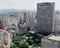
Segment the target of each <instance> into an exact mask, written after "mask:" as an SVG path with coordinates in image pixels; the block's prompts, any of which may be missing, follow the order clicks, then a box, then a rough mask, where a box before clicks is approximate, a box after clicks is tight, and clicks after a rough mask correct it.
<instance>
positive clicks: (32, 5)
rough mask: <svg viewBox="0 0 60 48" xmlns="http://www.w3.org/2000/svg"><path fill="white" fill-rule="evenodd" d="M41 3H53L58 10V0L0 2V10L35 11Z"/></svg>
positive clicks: (59, 1)
mask: <svg viewBox="0 0 60 48" xmlns="http://www.w3.org/2000/svg"><path fill="white" fill-rule="evenodd" d="M41 2H55V7H56V10H60V0H0V9H19V10H21V9H22V10H25V9H26V10H27V9H30V10H31V9H32V10H36V8H37V3H41Z"/></svg>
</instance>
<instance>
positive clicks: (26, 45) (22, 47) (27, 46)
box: [21, 43, 29, 48]
mask: <svg viewBox="0 0 60 48" xmlns="http://www.w3.org/2000/svg"><path fill="white" fill-rule="evenodd" d="M21 48H29V45H28V44H26V43H23V44H21Z"/></svg>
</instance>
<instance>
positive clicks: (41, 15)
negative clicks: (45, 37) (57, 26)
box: [36, 2, 55, 33]
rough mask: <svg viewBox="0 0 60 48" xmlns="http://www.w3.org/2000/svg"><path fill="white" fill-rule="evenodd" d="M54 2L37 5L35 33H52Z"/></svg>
mask: <svg viewBox="0 0 60 48" xmlns="http://www.w3.org/2000/svg"><path fill="white" fill-rule="evenodd" d="M54 9H55V3H54V2H51V3H50V2H43V3H38V4H37V16H36V18H37V31H38V32H41V33H52V32H54Z"/></svg>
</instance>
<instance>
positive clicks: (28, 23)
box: [0, 2, 60, 48]
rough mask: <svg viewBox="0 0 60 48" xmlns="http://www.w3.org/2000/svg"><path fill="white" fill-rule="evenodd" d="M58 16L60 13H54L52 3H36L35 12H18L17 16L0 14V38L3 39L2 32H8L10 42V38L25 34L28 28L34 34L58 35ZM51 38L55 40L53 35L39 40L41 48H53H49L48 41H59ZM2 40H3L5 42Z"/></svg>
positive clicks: (59, 26) (59, 28)
mask: <svg viewBox="0 0 60 48" xmlns="http://www.w3.org/2000/svg"><path fill="white" fill-rule="evenodd" d="M59 16H60V12H58V11H57V12H56V11H55V3H54V2H51V3H50V2H43V3H38V4H37V12H20V13H19V14H17V15H16V14H0V29H3V30H0V38H2V37H3V34H4V32H8V33H7V34H8V35H7V34H6V35H7V37H8V38H9V40H10V38H11V37H13V36H15V35H16V34H24V33H26V32H27V30H28V29H27V28H29V29H30V30H32V31H33V30H34V31H35V32H39V33H40V34H52V33H53V32H56V33H58V32H60V18H59ZM1 32H2V33H1ZM4 35H5V34H4ZM51 36H53V37H54V38H55V39H57V37H56V36H55V35H49V36H48V37H45V38H43V39H42V40H41V41H42V48H51V47H53V46H51V47H49V45H50V43H51V42H49V41H51V40H53V41H56V42H57V41H60V40H55V39H52V38H50V37H51ZM4 38H5V37H4ZM4 38H3V40H4V41H5V39H4ZM7 40H8V39H7ZM47 40H48V41H47ZM4 41H2V42H4ZM8 42H9V41H8ZM10 43H11V42H9V45H10ZM46 43H47V45H46ZM48 44H49V45H48ZM51 44H53V43H51ZM57 44H58V43H57ZM54 45H56V44H54ZM47 46H48V47H47ZM57 46H58V45H57ZM9 47H10V46H9ZM9 47H8V48H9ZM53 48H55V47H53ZM56 48H58V47H56Z"/></svg>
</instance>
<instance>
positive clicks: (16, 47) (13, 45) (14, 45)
mask: <svg viewBox="0 0 60 48" xmlns="http://www.w3.org/2000/svg"><path fill="white" fill-rule="evenodd" d="M10 48H19V47H18V46H17V45H16V44H12V45H11V47H10Z"/></svg>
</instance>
